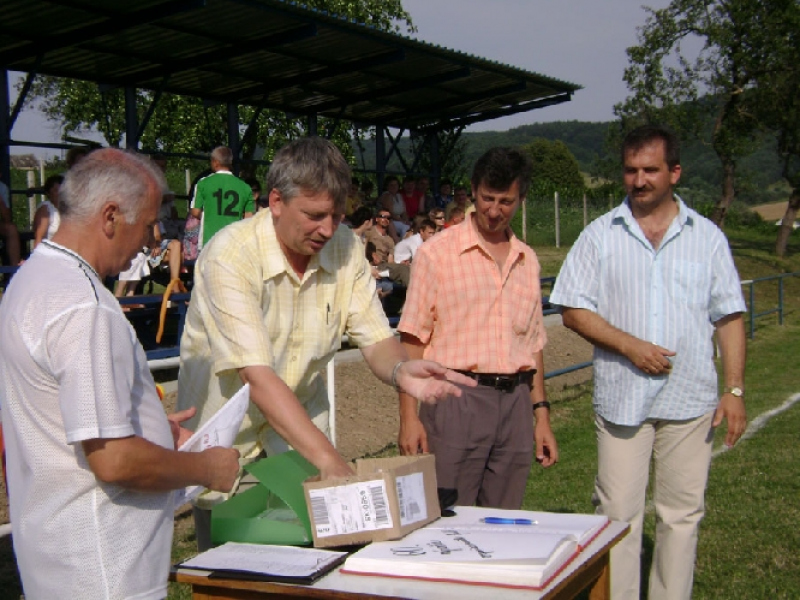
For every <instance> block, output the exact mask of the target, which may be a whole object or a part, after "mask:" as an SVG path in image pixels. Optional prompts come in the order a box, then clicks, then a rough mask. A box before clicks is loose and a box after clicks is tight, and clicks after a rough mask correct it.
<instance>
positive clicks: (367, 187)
mask: <svg viewBox="0 0 800 600" xmlns="http://www.w3.org/2000/svg"><path fill="white" fill-rule="evenodd" d="M374 190H375V184H374V183H372V180H371V179H366V178H365V179H364V181H362V182H361V203H362V205H363V206H371V207H373V208H374V207H375V202H376V200H377V199H376V198H375V196H374V195H373V192H374Z"/></svg>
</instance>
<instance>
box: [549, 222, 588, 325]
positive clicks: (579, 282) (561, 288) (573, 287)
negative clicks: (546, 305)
mask: <svg viewBox="0 0 800 600" xmlns="http://www.w3.org/2000/svg"><path fill="white" fill-rule="evenodd" d="M599 276H600V247H599V243H598V240H597V237H596V236H595V235H594V234H593V232H592V230H591V229H585V230H584V231H583V233H581V235H580V236H579V237H578V240H577V241H576V242H575V245H574V246H573V247H572V249H571V250H570V251H569V254H567V258H566V260H565V261H564V264H563V265H562V266H561V271H560V272H559V274H558V277H556V283H555V285H554V286H553V293H552V294H551V295H550V302H551V303H552V304H555V305H557V306H560V307H566V308H583V309H587V310H591V311H592V312H597V304H598V295H599Z"/></svg>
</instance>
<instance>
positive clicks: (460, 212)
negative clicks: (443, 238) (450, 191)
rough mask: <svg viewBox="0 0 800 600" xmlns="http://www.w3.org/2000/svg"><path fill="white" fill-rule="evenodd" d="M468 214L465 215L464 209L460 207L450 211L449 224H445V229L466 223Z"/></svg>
mask: <svg viewBox="0 0 800 600" xmlns="http://www.w3.org/2000/svg"><path fill="white" fill-rule="evenodd" d="M466 216H467V215H466V214H464V209H463V208H459V207H458V206H456V207H454V208H453V210H451V211H450V217H449V218H448V219H447V222H446V223H445V224H444V226H445V228H447V227H452V226H453V225H458V224H460V223H463V222H464V219H465V218H466Z"/></svg>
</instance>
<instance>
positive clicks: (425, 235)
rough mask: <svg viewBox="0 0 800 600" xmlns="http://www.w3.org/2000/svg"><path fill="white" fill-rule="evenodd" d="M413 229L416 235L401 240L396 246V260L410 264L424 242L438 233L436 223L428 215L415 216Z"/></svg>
mask: <svg viewBox="0 0 800 600" xmlns="http://www.w3.org/2000/svg"><path fill="white" fill-rule="evenodd" d="M413 230H414V235H411V236H409V237H407V238H405V239H403V240H400V241H399V242H397V245H396V246H395V247H394V260H395V262H398V263H403V264H409V265H410V264H411V262H412V261H413V260H414V254H416V252H417V250H418V249H419V247H420V246H422V244H423V242H426V241H427V240H428V239H429V238H430V237H431V236H433V234H434V233H436V225H434V224H433V221H431V220H430V219H428V218H427V217H422V216H421V215H417V216H416V217H415V218H414V225H413Z"/></svg>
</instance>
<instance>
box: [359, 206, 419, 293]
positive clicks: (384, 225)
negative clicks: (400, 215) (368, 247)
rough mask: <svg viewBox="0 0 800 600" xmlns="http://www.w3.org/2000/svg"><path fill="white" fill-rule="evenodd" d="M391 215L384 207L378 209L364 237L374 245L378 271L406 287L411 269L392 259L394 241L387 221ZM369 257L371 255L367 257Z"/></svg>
mask: <svg viewBox="0 0 800 600" xmlns="http://www.w3.org/2000/svg"><path fill="white" fill-rule="evenodd" d="M390 221H391V215H390V214H389V212H388V211H387V210H385V209H383V208H382V209H380V210H379V211H378V214H377V216H376V217H375V222H374V223H373V224H372V227H371V228H370V229H368V230H367V232H366V234H365V239H366V241H368V242H372V243H373V244H374V245H375V251H376V254H377V256H378V260H377V261H375V262H374V264H375V266H376V267H378V270H379V271H385V272H386V273H388V278H389V279H391V280H392V281H393V282H395V283H397V284H399V285H402V286H403V287H408V280H409V277H410V276H411V270H410V268H409V266H408V265H407V264H402V263H398V262H396V261H395V259H394V248H395V243H394V240H393V239H392V237H391V236H390V235H389V222H390ZM368 258H371V257H368Z"/></svg>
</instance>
